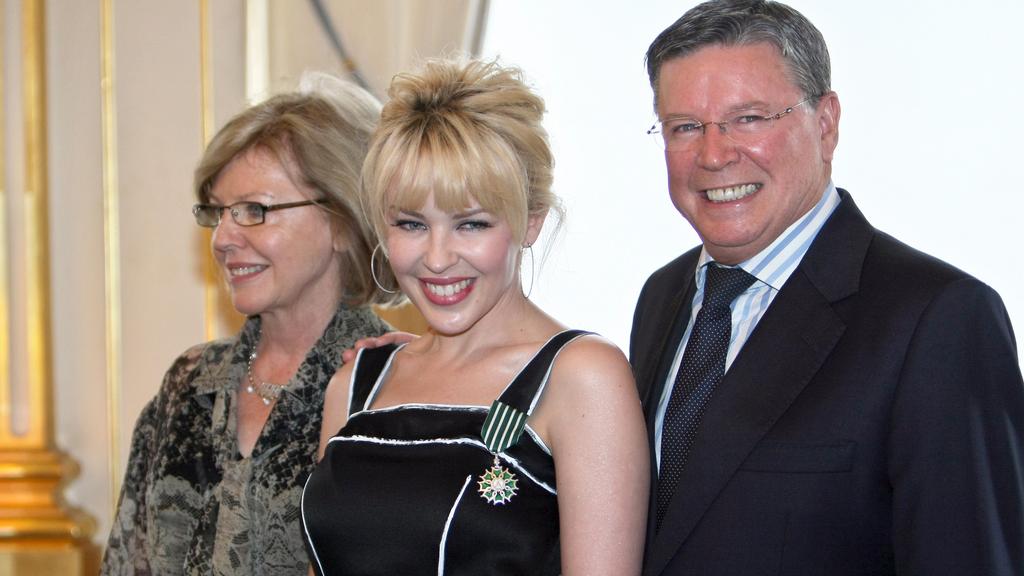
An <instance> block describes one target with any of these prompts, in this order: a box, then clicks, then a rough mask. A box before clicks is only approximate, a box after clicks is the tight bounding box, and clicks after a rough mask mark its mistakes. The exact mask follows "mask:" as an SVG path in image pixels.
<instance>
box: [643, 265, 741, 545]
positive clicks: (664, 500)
mask: <svg viewBox="0 0 1024 576" xmlns="http://www.w3.org/2000/svg"><path fill="white" fill-rule="evenodd" d="M753 283H754V277H753V276H751V275H750V274H748V273H746V272H744V271H743V270H741V269H740V268H723V267H721V266H718V265H717V264H710V265H709V266H708V268H707V277H706V278H705V282H704V302H703V305H702V306H701V309H700V311H699V312H697V319H696V320H695V321H694V323H693V329H692V330H691V331H690V339H689V340H687V341H686V349H685V350H684V351H683V360H682V362H681V363H680V364H679V373H678V374H677V375H676V381H675V385H674V386H673V387H672V395H671V396H670V397H669V400H668V408H667V409H666V410H665V420H664V422H663V423H662V427H661V466H660V469H659V472H658V508H657V514H658V515H657V528H658V529H661V522H662V520H663V519H664V518H665V511H666V510H668V503H669V501H670V500H671V499H672V494H673V493H674V492H675V490H676V485H677V484H678V483H679V476H680V475H681V474H682V472H683V466H684V465H685V464H686V458H687V456H689V454H690V448H691V447H692V446H693V439H694V438H695V437H696V436H697V428H698V426H700V420H701V417H702V416H703V415H704V408H705V407H706V406H707V404H708V398H710V397H711V394H712V392H714V390H715V387H716V386H718V382H719V381H720V380H721V379H722V376H723V375H724V374H725V356H726V353H727V352H728V351H729V338H730V336H731V334H732V312H731V310H730V309H729V305H730V304H732V301H733V300H735V299H736V297H737V296H739V295H740V294H742V293H743V291H744V290H746V289H747V288H749V287H750V285H751V284H753Z"/></svg>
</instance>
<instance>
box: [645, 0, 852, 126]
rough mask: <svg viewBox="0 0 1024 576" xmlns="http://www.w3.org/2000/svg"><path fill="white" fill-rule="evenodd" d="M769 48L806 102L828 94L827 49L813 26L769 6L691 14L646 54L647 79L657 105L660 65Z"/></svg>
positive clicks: (713, 6)
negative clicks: (716, 51) (729, 50)
mask: <svg viewBox="0 0 1024 576" xmlns="http://www.w3.org/2000/svg"><path fill="white" fill-rule="evenodd" d="M764 42H767V43H769V44H772V45H773V46H775V47H776V48H778V49H779V51H780V52H781V53H782V58H783V59H784V60H785V62H786V66H787V68H788V69H789V73H790V76H791V77H790V80H791V81H792V82H793V83H794V84H795V85H796V86H797V87H799V88H800V90H801V91H803V95H804V97H805V98H815V97H819V96H822V95H824V94H826V93H828V92H829V91H830V90H831V89H832V87H831V84H832V68H831V65H830V64H829V56H828V47H827V46H826V45H825V38H824V37H822V35H821V32H820V31H818V29H817V28H815V27H814V24H811V22H810V21H809V20H808V19H807V18H806V17H804V15H803V14H801V13H800V12H797V11H796V10H794V9H793V8H790V7H789V6H787V5H785V4H782V3H780V2H772V1H770V0H768V1H766V0H709V1H708V2H704V3H702V4H699V5H697V6H695V7H694V8H691V9H690V10H689V11H687V12H686V13H685V14H683V16H682V17H681V18H680V19H679V20H676V21H675V23H673V24H672V25H671V26H669V27H668V28H666V29H665V30H663V31H662V32H661V34H659V35H658V37H657V38H655V39H654V42H653V43H651V46H650V48H648V49H647V59H646V61H647V75H648V76H649V77H650V81H651V88H653V89H654V105H655V107H657V105H658V73H659V71H660V70H661V65H662V64H664V63H665V62H667V61H668V60H671V59H673V58H679V57H683V56H687V55H689V54H692V53H694V52H696V51H697V50H700V49H701V48H705V47H707V46H712V45H720V46H745V45H750V44H759V43H764Z"/></svg>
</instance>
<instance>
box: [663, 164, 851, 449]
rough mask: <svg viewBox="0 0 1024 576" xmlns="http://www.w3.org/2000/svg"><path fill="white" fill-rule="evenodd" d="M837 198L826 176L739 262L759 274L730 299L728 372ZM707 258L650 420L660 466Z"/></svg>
mask: <svg viewBox="0 0 1024 576" xmlns="http://www.w3.org/2000/svg"><path fill="white" fill-rule="evenodd" d="M839 201H840V198H839V193H838V192H837V191H836V187H835V185H834V184H832V182H829V184H828V188H827V189H825V193H824V194H822V196H821V200H819V201H818V203H817V204H816V205H815V206H814V208H811V210H810V211H809V212H807V214H804V215H803V216H802V217H800V219H799V220H797V221H796V222H794V223H793V224H791V225H790V226H789V228H786V230H785V231H783V233H782V234H780V235H779V237H778V238H776V239H775V241H774V242H772V243H771V244H770V245H768V247H767V248H765V249H764V250H762V251H761V252H759V253H758V254H756V255H755V256H754V257H753V258H751V259H749V260H747V261H746V262H741V263H740V264H739V267H740V268H742V269H743V270H745V271H746V272H748V273H750V274H751V275H752V276H754V278H756V279H757V280H756V281H755V282H754V283H753V284H752V285H751V286H750V288H747V290H746V291H745V292H743V293H742V294H740V295H739V296H738V297H737V298H736V300H734V301H733V303H732V335H731V337H730V340H729V351H728V352H727V353H726V357H725V370H726V371H727V372H728V370H729V367H730V366H732V362H733V360H735V359H736V355H737V354H739V352H740V349H741V348H743V345H744V344H745V343H746V342H747V338H749V337H750V334H751V333H752V332H753V331H754V328H755V327H756V326H757V323H758V322H759V321H760V320H761V317H762V316H764V313H765V312H766V311H767V310H768V306H770V305H771V303H772V300H774V299H775V295H776V294H778V293H779V289H780V288H782V285H783V284H785V283H786V280H788V279H789V276H790V275H791V274H792V273H793V271H794V270H796V267H797V265H799V264H800V260H801V259H803V257H804V254H806V253H807V249H808V248H810V247H811V243H812V242H814V238H815V237H817V235H818V232H819V231H820V230H821V227H822V226H823V225H824V224H825V221H826V220H828V217H829V216H831V215H832V212H833V210H835V209H836V206H839ZM711 262H714V259H713V258H711V255H709V254H708V253H707V250H706V249H703V250H701V253H700V258H698V259H697V273H696V275H695V281H696V283H697V293H696V294H695V295H694V296H693V306H692V310H691V311H690V321H689V323H688V324H687V325H686V332H684V333H683V338H682V340H681V341H680V344H679V349H678V350H676V355H675V358H674V359H673V360H672V368H671V370H669V372H668V376H667V380H666V382H665V388H664V390H663V391H662V395H661V400H660V401H659V402H658V413H657V417H656V420H655V426H654V440H655V444H654V446H655V454H656V456H657V459H658V466H659V468H660V466H661V430H662V425H663V423H664V421H665V410H666V409H667V408H668V399H669V397H670V396H671V395H672V387H673V385H674V384H675V379H676V374H677V373H678V372H679V364H680V362H682V360H683V351H684V350H685V348H686V341H687V340H689V338H690V331H691V330H692V329H693V322H694V321H695V320H696V319H697V312H699V311H700V308H701V302H703V301H704V278H705V276H706V275H707V265H708V264H710V263H711Z"/></svg>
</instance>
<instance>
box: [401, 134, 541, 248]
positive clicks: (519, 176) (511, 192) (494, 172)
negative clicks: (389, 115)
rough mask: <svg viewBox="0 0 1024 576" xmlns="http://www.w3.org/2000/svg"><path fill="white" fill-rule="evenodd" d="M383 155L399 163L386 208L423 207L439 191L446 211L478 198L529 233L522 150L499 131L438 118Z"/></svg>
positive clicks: (521, 233) (520, 232) (462, 207)
mask: <svg viewBox="0 0 1024 576" xmlns="http://www.w3.org/2000/svg"><path fill="white" fill-rule="evenodd" d="M439 124H442V125H439ZM460 128H461V129H460ZM389 149H390V150H389ZM389 152H390V154H389ZM381 156H382V157H387V158H389V160H388V161H387V164H388V165H390V167H391V168H392V169H393V170H392V171H391V177H390V178H387V183H386V184H385V185H386V188H384V189H385V190H387V191H388V192H387V194H386V198H387V199H386V203H385V204H386V205H384V206H381V208H382V209H383V210H384V211H388V210H413V211H415V210H418V209H419V208H421V207H422V206H423V205H424V204H425V203H426V201H427V198H428V197H430V195H431V194H433V196H434V203H435V204H436V206H437V207H438V208H439V209H440V210H443V211H444V212H448V213H458V212H462V211H464V210H466V209H467V208H469V207H470V206H471V205H473V204H474V202H475V203H477V204H479V205H480V207H481V208H483V209H484V210H486V211H487V212H489V213H491V214H493V215H494V216H496V217H497V218H500V219H502V220H504V221H506V222H508V224H509V226H510V227H511V228H512V230H513V233H514V234H515V236H516V237H517V238H520V239H521V238H522V237H523V236H524V235H525V232H526V194H527V186H528V184H527V177H526V171H525V169H524V168H523V167H522V166H521V165H520V162H519V155H518V154H516V152H515V151H514V150H512V149H510V147H509V146H508V144H507V143H506V142H505V141H504V140H503V139H502V138H499V137H498V136H497V135H495V134H493V133H489V131H487V130H480V129H476V130H474V129H472V128H469V129H467V127H458V126H454V125H453V123H451V122H443V123H442V122H435V123H434V125H433V126H429V127H427V128H426V129H423V130H418V131H417V132H416V133H415V134H407V135H406V137H404V138H403V137H398V138H393V139H391V141H390V142H388V143H387V144H386V145H385V147H384V149H383V150H382V154H381Z"/></svg>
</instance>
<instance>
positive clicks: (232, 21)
mask: <svg viewBox="0 0 1024 576" xmlns="http://www.w3.org/2000/svg"><path fill="white" fill-rule="evenodd" d="M245 4H246V2H245V0H208V5H209V8H210V14H209V22H210V52H211V60H212V65H211V68H210V81H211V83H212V85H213V105H212V108H213V131H214V132H216V131H217V130H218V129H219V128H220V127H221V126H223V125H224V123H225V122H227V121H228V120H230V119H231V117H232V116H234V115H235V114H237V113H239V112H241V111H242V109H244V108H245V107H246V105H247V102H246V100H245V33H246V31H245ZM210 136H213V134H210ZM198 159H199V157H198V156H196V160H198ZM190 176H191V174H190Z"/></svg>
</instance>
